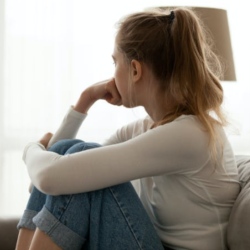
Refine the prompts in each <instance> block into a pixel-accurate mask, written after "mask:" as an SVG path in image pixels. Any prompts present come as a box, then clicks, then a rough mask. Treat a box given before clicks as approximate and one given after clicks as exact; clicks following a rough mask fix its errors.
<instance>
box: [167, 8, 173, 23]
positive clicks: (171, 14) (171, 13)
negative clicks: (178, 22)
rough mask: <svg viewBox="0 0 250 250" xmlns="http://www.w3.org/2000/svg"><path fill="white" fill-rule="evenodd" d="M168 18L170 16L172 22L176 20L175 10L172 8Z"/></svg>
mask: <svg viewBox="0 0 250 250" xmlns="http://www.w3.org/2000/svg"><path fill="white" fill-rule="evenodd" d="M168 18H169V21H170V23H172V22H173V21H174V18H175V13H174V11H173V10H172V11H171V12H170V14H169V15H168Z"/></svg>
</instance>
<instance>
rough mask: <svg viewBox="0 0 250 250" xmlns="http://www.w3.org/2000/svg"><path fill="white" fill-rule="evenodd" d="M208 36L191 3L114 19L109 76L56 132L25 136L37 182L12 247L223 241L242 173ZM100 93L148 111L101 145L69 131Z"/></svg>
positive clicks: (210, 244) (177, 245) (216, 245)
mask: <svg viewBox="0 0 250 250" xmlns="http://www.w3.org/2000/svg"><path fill="white" fill-rule="evenodd" d="M207 41H208V40H207V37H206V36H205V33H204V31H203V28H202V25H201V22H200V21H199V19H198V17H197V16H196V15H195V13H194V12H193V11H192V10H190V9H187V8H176V9H173V10H172V11H171V12H168V13H166V12H162V11H155V12H142V13H135V14H132V15H129V16H127V17H126V18H125V19H123V20H122V21H121V22H120V26H119V30H118V32H117V36H116V41H115V47H114V52H113V59H114V63H115V74H114V78H112V79H110V80H106V81H103V82H99V83H97V84H95V85H93V86H91V87H89V88H87V89H86V90H84V91H83V92H82V94H81V96H80V98H79V100H78V102H77V103H76V105H75V106H73V107H71V108H70V110H69V112H68V113H67V115H66V116H65V118H64V120H63V122H62V125H61V126H60V128H59V129H58V131H57V132H56V133H55V134H54V135H53V136H52V135H51V134H46V135H45V136H44V137H43V138H42V139H41V140H40V141H39V142H34V143H30V144H28V145H27V147H26V148H25V151H24V157H23V158H24V161H25V163H26V165H27V168H28V172H29V174H30V177H31V180H32V183H33V184H34V188H33V191H32V194H31V197H30V200H29V203H28V205H27V209H26V211H25V213H24V215H23V217H22V219H21V221H20V223H19V225H18V228H20V233H19V239H18V242H17V249H36V250H38V249H50V250H51V249H52V250H53V249H71V250H72V249H104V250H105V249H131V250H133V249H154V250H156V249H164V248H165V249H193V250H194V249H197V250H200V249H202V250H210V249H213V250H216V249H218V250H219V249H220V250H221V249H226V248H227V243H226V229H227V223H228V218H229V215H230V211H231V208H232V206H233V204H234V201H235V199H236V197H237V195H238V193H239V183H238V180H237V168H236V164H235V160H234V155H233V152H232V149H231V147H230V144H229V142H228V140H227V138H226V136H225V133H224V131H223V125H224V123H225V118H224V116H223V114H222V112H221V104H222V101H223V91H222V87H221V85H220V83H219V80H218V76H219V73H220V65H219V63H218V60H217V58H216V56H215V55H214V54H213V52H212V51H211V49H210V47H209V44H208V42H207ZM100 99H104V100H106V101H107V102H108V103H110V104H112V105H123V106H125V107H128V108H132V107H136V106H143V107H144V108H145V110H146V112H147V113H148V116H147V117H146V118H145V119H142V120H138V121H136V122H134V123H132V124H129V125H127V126H124V127H123V128H121V129H120V130H118V131H117V132H116V133H115V134H114V135H113V136H111V137H110V138H109V139H108V140H107V141H106V142H105V143H104V144H103V145H102V146H100V145H98V144H93V143H85V142H82V141H79V140H73V139H74V138H75V136H76V134H77V131H78V129H79V128H80V126H81V124H82V121H83V120H84V119H85V117H86V114H87V113H88V111H89V109H90V107H91V106H92V105H93V104H94V103H95V102H96V101H98V100H100ZM47 148H49V150H46V149H47ZM90 148H93V149H91V150H86V149H90ZM135 179H139V180H140V190H139V191H138V196H137V194H136V193H135V192H134V189H133V187H132V186H131V184H130V181H131V180H135ZM72 194H73V195H72ZM138 197H139V199H138Z"/></svg>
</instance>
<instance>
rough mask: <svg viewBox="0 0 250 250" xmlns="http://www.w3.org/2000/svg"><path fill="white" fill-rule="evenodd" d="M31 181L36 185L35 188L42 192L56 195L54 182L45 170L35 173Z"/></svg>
mask: <svg viewBox="0 0 250 250" xmlns="http://www.w3.org/2000/svg"><path fill="white" fill-rule="evenodd" d="M33 183H34V185H35V186H36V188H37V189H38V190H39V191H41V192H42V193H44V194H47V195H58V194H57V193H56V192H55V188H54V185H53V184H54V183H53V182H52V180H51V179H50V177H49V176H48V174H47V173H46V171H42V172H40V173H37V175H36V176H35V178H34V180H33Z"/></svg>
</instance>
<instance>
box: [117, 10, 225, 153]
mask: <svg viewBox="0 0 250 250" xmlns="http://www.w3.org/2000/svg"><path fill="white" fill-rule="evenodd" d="M169 13H170V14H169ZM117 47H118V49H119V50H120V51H121V52H122V53H123V54H124V56H125V58H126V59H127V60H128V61H131V60H132V59H136V60H138V61H141V62H143V63H145V64H146V65H148V66H149V67H150V68H151V69H152V72H153V74H154V76H155V77H156V78H157V79H158V80H159V82H160V86H159V87H160V89H161V91H165V93H166V96H168V97H171V99H172V100H173V102H174V105H173V108H172V110H171V111H170V112H169V113H168V114H167V115H166V116H165V117H164V118H163V119H162V120H161V121H160V122H158V123H156V124H155V125H154V126H158V125H162V124H165V123H168V122H171V121H173V120H174V119H176V118H177V117H179V116H180V115H183V114H186V115H189V114H191V115H195V116H196V117H198V119H199V120H200V122H201V123H202V125H203V127H204V128H205V129H206V131H207V132H208V134H209V138H210V146H211V149H212V152H213V155H214V156H215V154H216V144H215V140H216V139H217V134H216V125H218V124H219V125H225V124H226V119H225V116H224V114H223V112H222V110H221V104H222V102H223V89H222V86H221V84H220V81H219V78H220V77H221V76H222V66H221V63H220V61H219V59H218V57H217V56H216V55H215V53H214V52H213V50H212V41H211V40H210V38H209V36H208V33H207V32H206V31H205V29H204V27H203V24H202V21H201V20H200V19H199V17H198V16H197V15H196V14H195V12H194V11H193V10H192V9H190V8H175V9H172V10H171V12H170V10H160V9H158V10H155V11H151V12H140V13H135V14H131V15H129V16H127V17H126V18H125V19H124V20H122V21H121V22H120V23H119V30H118V33H117ZM211 113H213V114H214V115H215V117H213V116H212V115H211Z"/></svg>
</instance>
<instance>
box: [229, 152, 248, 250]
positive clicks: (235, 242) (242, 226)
mask: <svg viewBox="0 0 250 250" xmlns="http://www.w3.org/2000/svg"><path fill="white" fill-rule="evenodd" d="M236 162H237V165H238V171H239V181H240V184H241V192H240V194H239V196H238V197H237V199H236V201H235V204H234V206H233V209H232V212H231V215H230V218H229V224H228V231H227V241H228V246H229V249H230V250H246V249H250V234H249V232H250V231H249V227H250V156H236Z"/></svg>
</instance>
